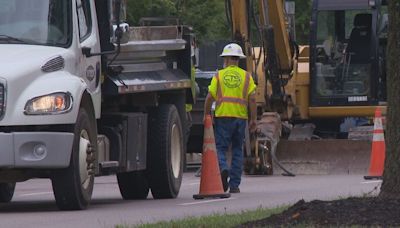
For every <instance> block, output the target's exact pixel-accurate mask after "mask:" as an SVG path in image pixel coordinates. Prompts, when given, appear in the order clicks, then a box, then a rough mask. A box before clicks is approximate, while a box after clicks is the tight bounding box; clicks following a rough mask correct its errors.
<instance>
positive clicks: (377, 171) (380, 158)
mask: <svg viewBox="0 0 400 228" xmlns="http://www.w3.org/2000/svg"><path fill="white" fill-rule="evenodd" d="M385 149H386V148H385V135H384V133H383V124H382V113H381V110H380V109H379V108H377V109H376V110H375V118H374V133H373V139H372V151H371V161H370V165H369V171H368V176H364V179H367V180H369V179H380V178H382V174H383V168H384V164H385Z"/></svg>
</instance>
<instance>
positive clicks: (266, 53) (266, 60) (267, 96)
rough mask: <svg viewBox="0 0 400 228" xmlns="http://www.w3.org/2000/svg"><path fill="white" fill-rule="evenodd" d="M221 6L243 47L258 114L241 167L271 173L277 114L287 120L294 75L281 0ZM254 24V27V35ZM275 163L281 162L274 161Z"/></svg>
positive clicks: (236, 0) (229, 1)
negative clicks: (243, 165) (290, 88)
mask: <svg viewBox="0 0 400 228" xmlns="http://www.w3.org/2000/svg"><path fill="white" fill-rule="evenodd" d="M225 5H226V10H227V18H228V22H229V23H230V24H231V30H232V39H233V40H234V41H235V42H237V43H238V44H240V45H241V46H242V48H243V50H244V52H245V55H246V57H247V58H246V59H245V61H243V62H241V63H240V65H241V67H243V68H244V69H246V70H247V71H248V72H250V73H251V74H252V75H253V77H254V79H255V81H256V82H257V91H256V93H257V99H256V100H257V109H258V113H259V114H260V115H259V116H258V123H257V132H256V133H255V134H253V135H250V134H246V154H245V156H246V162H245V171H246V173H248V174H272V159H274V158H275V160H276V157H274V154H275V151H276V147H277V144H278V142H279V138H280V135H281V117H283V118H290V116H291V112H290V111H289V110H290V106H291V104H292V103H293V102H290V100H291V97H292V95H293V94H291V92H293V93H294V90H293V91H291V90H290V91H288V90H287V89H286V86H288V84H289V82H290V81H291V79H292V76H293V67H294V65H295V62H296V51H295V50H294V49H295V48H294V47H295V45H294V43H293V42H292V39H291V35H290V32H289V29H288V22H287V17H286V15H285V2H284V1H282V0H226V2H225ZM252 28H255V29H256V32H255V36H254V37H253V33H254V32H253V33H252ZM253 30H254V29H253ZM256 41H258V42H256ZM255 43H257V46H258V47H255V46H256V45H255ZM288 92H289V93H288ZM249 148H250V149H249ZM275 162H276V163H277V164H278V165H280V164H279V162H278V161H277V160H276V161H275ZM281 168H283V167H281ZM287 173H289V174H291V173H290V172H287Z"/></svg>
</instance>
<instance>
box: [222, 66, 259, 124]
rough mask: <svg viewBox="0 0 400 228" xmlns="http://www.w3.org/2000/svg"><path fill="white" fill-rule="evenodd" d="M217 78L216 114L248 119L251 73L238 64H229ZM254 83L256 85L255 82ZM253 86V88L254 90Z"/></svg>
mask: <svg viewBox="0 0 400 228" xmlns="http://www.w3.org/2000/svg"><path fill="white" fill-rule="evenodd" d="M215 79H216V83H217V91H216V97H215V98H216V109H215V116H216V117H235V118H241V119H247V118H248V110H247V106H248V94H249V85H250V83H251V76H250V74H249V73H247V72H246V71H244V70H242V69H241V68H239V67H237V66H229V67H227V68H225V69H223V70H220V71H218V73H217V75H216V76H215ZM252 83H253V86H254V82H252ZM253 86H252V88H251V90H254V88H253ZM254 87H255V86H254Z"/></svg>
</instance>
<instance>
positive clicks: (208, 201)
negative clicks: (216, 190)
mask: <svg viewBox="0 0 400 228" xmlns="http://www.w3.org/2000/svg"><path fill="white" fill-rule="evenodd" d="M233 199H236V198H225V199H215V200H206V201H197V202H192V203H182V204H178V206H191V205H197V204H204V203H213V202H222V201H227V200H233Z"/></svg>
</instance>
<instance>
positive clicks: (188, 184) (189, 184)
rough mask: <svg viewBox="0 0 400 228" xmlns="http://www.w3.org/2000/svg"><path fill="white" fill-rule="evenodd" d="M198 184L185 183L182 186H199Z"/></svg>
mask: <svg viewBox="0 0 400 228" xmlns="http://www.w3.org/2000/svg"><path fill="white" fill-rule="evenodd" d="M199 184H200V183H199V182H193V183H187V184H182V186H193V185H199Z"/></svg>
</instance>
